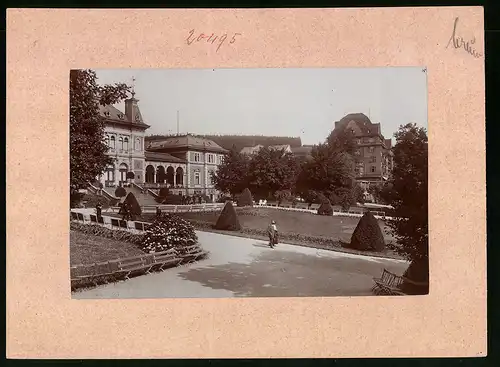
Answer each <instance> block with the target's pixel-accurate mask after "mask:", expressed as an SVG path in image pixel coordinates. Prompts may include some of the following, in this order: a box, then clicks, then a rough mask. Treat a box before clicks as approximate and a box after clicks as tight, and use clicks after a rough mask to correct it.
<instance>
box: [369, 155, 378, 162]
mask: <svg viewBox="0 0 500 367" xmlns="http://www.w3.org/2000/svg"><path fill="white" fill-rule="evenodd" d="M376 161H377V157H375V156H374V155H373V156H371V157H370V163H375V162H376Z"/></svg>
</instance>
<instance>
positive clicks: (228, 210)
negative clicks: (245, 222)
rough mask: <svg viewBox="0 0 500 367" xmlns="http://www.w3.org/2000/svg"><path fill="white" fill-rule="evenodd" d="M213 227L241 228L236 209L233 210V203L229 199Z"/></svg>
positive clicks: (225, 228)
mask: <svg viewBox="0 0 500 367" xmlns="http://www.w3.org/2000/svg"><path fill="white" fill-rule="evenodd" d="M214 228H215V229H220V230H223V231H238V230H240V229H241V225H240V221H239V220H238V216H237V215H236V210H234V207H233V203H231V202H230V201H228V202H226V205H224V209H222V212H221V213H220V215H219V219H217V223H215V226H214Z"/></svg>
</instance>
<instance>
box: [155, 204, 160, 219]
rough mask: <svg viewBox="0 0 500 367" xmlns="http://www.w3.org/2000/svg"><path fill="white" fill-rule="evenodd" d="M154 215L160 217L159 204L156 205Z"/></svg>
mask: <svg viewBox="0 0 500 367" xmlns="http://www.w3.org/2000/svg"><path fill="white" fill-rule="evenodd" d="M156 216H157V217H161V209H160V207H159V206H157V207H156Z"/></svg>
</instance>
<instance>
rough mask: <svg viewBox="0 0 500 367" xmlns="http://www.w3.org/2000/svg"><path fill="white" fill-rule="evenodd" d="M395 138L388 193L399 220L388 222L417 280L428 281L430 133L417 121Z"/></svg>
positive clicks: (401, 127)
mask: <svg viewBox="0 0 500 367" xmlns="http://www.w3.org/2000/svg"><path fill="white" fill-rule="evenodd" d="M395 138H396V145H395V146H394V148H393V154H394V158H393V159H394V164H393V170H392V177H391V179H390V181H389V184H390V185H391V186H390V187H391V190H390V191H389V192H387V193H386V194H385V196H386V199H387V200H388V202H389V203H390V205H392V206H393V207H394V214H393V216H394V217H395V218H396V219H394V220H391V221H388V225H389V227H390V228H391V232H392V234H393V236H394V237H395V238H396V243H397V244H398V245H399V246H398V252H399V253H400V254H401V255H403V256H405V257H406V258H407V259H408V260H410V261H411V262H412V277H414V279H413V280H415V281H418V282H428V281H429V272H428V268H429V264H428V262H429V236H428V235H429V232H428V188H427V184H428V162H427V159H428V143H427V133H426V130H425V129H424V128H420V127H417V125H416V124H406V125H404V126H400V128H399V130H398V131H397V132H396V133H395ZM419 270H420V271H419Z"/></svg>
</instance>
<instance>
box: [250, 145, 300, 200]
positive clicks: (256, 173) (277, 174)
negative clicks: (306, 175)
mask: <svg viewBox="0 0 500 367" xmlns="http://www.w3.org/2000/svg"><path fill="white" fill-rule="evenodd" d="M298 171H299V166H298V164H297V161H296V159H295V158H294V156H293V155H292V154H285V152H284V151H282V150H275V149H268V148H262V149H260V150H259V152H258V153H257V154H255V155H254V156H253V157H252V159H251V161H250V165H249V178H248V182H249V188H250V189H251V190H252V193H253V194H254V195H255V196H256V197H258V198H266V199H267V198H269V197H272V196H274V193H275V192H276V191H283V190H288V191H291V190H293V189H294V186H295V181H296V176H297V173H298Z"/></svg>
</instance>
